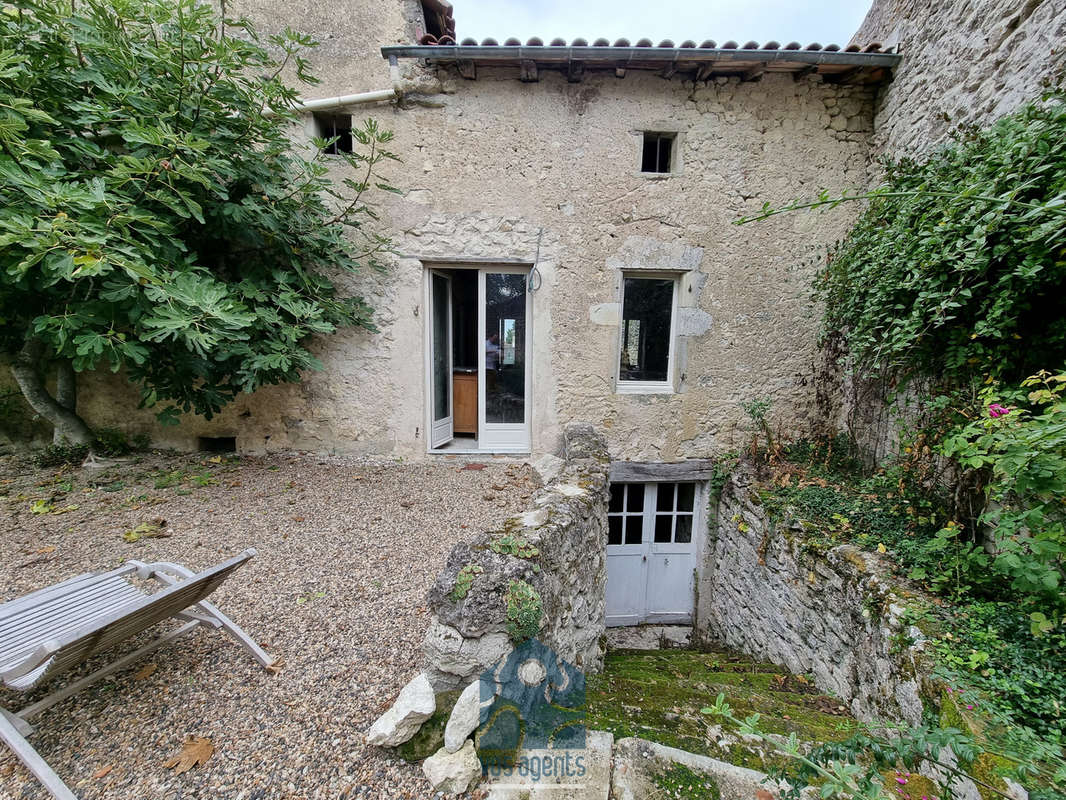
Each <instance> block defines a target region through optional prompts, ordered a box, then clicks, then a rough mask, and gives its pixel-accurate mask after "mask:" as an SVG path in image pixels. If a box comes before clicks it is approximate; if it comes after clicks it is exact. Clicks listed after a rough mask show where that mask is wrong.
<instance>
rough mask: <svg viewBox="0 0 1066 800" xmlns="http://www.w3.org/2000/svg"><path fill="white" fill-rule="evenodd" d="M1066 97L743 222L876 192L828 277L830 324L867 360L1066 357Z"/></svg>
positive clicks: (882, 365)
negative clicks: (877, 175)
mask: <svg viewBox="0 0 1066 800" xmlns="http://www.w3.org/2000/svg"><path fill="white" fill-rule="evenodd" d="M1064 100H1066V92H1064V91H1062V90H1059V91H1056V92H1052V93H1050V94H1049V95H1048V96H1047V97H1045V98H1043V99H1042V100H1041V101H1039V102H1034V103H1031V104H1029V105H1027V106H1025V107H1023V108H1022V109H1020V110H1019V111H1017V112H1015V113H1013V114H1011V115H1008V116H1006V117H1004V118H1002V119H1000V120H999V121H998V122H997V123H995V124H994V125H992V126H990V127H988V128H985V129H980V130H976V129H973V130H966V131H963V132H961V133H959V134H958V135H957V137H956V139H955V141H954V142H952V143H951V144H950V145H948V146H946V147H944V148H942V149H941V150H939V151H938V152H936V153H935V154H933V155H932V156H931V157H930V158H928V160H926V161H924V162H918V161H913V160H902V161H898V162H886V163H885V169H886V174H885V180H884V183H883V184H882V186H881V187H879V188H878V189H877V190H875V191H873V192H870V193H865V194H861V195H856V194H851V195H849V194H844V195H841V196H837V197H830V196H829V195H828V194H827V193H826V194H823V195H822V196H820V197H819V198H818V199H816V200H814V201H812V202H802V203H801V202H797V203H793V204H791V205H789V206H786V207H784V208H779V209H775V208H771V207H769V206H766V207H764V209H763V211H762V213H760V214H758V215H756V216H754V217H750V218H747V219H745V220H741V222H747V221H751V220H754V219H764V218H766V217H768V216H772V215H774V214H777V213H781V212H784V211H796V210H799V209H803V208H811V207H815V206H830V207H832V206H835V205H837V204H839V203H841V202H845V201H847V200H859V199H862V200H869V206H868V207H867V209H866V211H865V212H864V213H863V214H862V216H861V217H860V218H859V220H858V222H857V223H856V225H855V226H854V228H852V230H851V231H850V232H849V234H848V236H847V238H846V239H844V240H843V241H842V242H840V243H838V244H837V246H836V247H835V248H833V249H832V250H831V251H830V253H829V255H828V258H827V261H826V264H825V266H824V268H823V269H822V270H821V271H820V273H819V274H818V276H817V278H816V281H815V284H814V293H815V297H816V298H817V299H818V300H821V301H823V302H824V304H825V313H824V317H823V336H824V337H834V336H842V337H843V338H844V340H845V342H846V345H847V348H846V349H847V352H848V354H849V357H850V358H851V359H852V362H853V366H854V367H855V368H856V370H857V371H858V372H860V373H865V374H876V373H884V372H886V371H891V372H898V373H902V374H911V375H913V374H923V375H933V376H938V377H942V378H946V379H948V380H951V379H965V378H967V377H968V376H969V375H971V374H973V373H979V374H982V375H991V376H993V377H995V378H1000V379H1004V380H1009V381H1018V380H1021V379H1022V378H1024V377H1026V376H1027V375H1031V374H1033V373H1035V372H1037V371H1038V370H1040V369H1045V368H1048V367H1049V366H1050V365H1058V364H1060V363H1063V362H1064V361H1066V305H1063V304H1062V302H1061V298H1062V296H1063V291H1064V290H1066V103H1064V102H1063V101H1064Z"/></svg>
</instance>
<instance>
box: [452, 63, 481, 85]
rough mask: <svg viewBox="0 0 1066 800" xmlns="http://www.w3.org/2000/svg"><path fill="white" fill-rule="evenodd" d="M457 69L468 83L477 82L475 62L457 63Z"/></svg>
mask: <svg viewBox="0 0 1066 800" xmlns="http://www.w3.org/2000/svg"><path fill="white" fill-rule="evenodd" d="M455 67H456V69H458V70H459V74H460V75H462V76H463V77H464V78H466V79H467V80H468V81H476V80H477V64H475V63H474V62H473V61H469V60H460V61H456V62H455Z"/></svg>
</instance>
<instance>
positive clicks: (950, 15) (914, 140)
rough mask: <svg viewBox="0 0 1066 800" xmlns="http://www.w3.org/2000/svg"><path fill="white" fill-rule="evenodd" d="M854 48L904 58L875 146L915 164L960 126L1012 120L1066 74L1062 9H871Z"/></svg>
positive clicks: (982, 0)
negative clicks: (879, 49) (878, 48)
mask: <svg viewBox="0 0 1066 800" xmlns="http://www.w3.org/2000/svg"><path fill="white" fill-rule="evenodd" d="M852 41H854V42H856V43H863V44H865V43H869V42H880V43H881V44H882V45H884V46H886V47H887V46H890V45H892V46H895V47H896V48H897V49H898V50H899V52H901V53H903V56H904V57H903V61H902V63H901V64H900V66H899V68H898V69H897V70H896V75H895V80H893V82H892V83H891V84H889V85H887V86H886V87H885V89H884V91H883V94H882V96H881V98H880V102H879V104H878V109H877V117H876V120H875V131H876V134H875V141H876V144H877V146H878V148H880V149H881V150H883V151H885V152H887V153H889V154H890V155H893V156H900V155H915V154H917V153H920V152H921V151H923V150H927V149H928V148H929V147H930V146H932V145H935V144H936V143H937V142H939V141H941V140H942V139H943V138H944V136H945V135H946V134H947V133H948V132H949V131H950V130H951V129H952V128H955V127H957V126H958V125H961V124H977V125H987V124H988V123H989V122H992V121H993V120H995V119H997V118H998V117H1001V116H1003V115H1004V114H1006V113H1008V112H1010V111H1013V110H1014V109H1015V108H1017V107H1018V106H1020V105H1022V104H1023V103H1025V102H1026V101H1027V100H1031V99H1033V98H1036V97H1038V96H1039V95H1040V93H1041V89H1042V82H1043V81H1044V80H1045V79H1049V78H1054V77H1056V76H1061V75H1062V74H1063V72H1064V71H1066V3H1063V2H1062V0H979V2H975V0H942V1H941V2H935V3H931V2H928V0H874V4H873V7H872V8H871V9H870V12H869V14H868V15H867V17H866V19H865V21H864V22H863V24H862V26H861V27H860V28H859V31H858V32H857V33H856V34H855V36H854V37H853V39H852Z"/></svg>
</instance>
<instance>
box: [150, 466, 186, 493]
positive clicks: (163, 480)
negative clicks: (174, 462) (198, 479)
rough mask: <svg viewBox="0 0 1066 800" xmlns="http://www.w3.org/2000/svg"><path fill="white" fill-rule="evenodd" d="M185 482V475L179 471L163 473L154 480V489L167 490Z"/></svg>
mask: <svg viewBox="0 0 1066 800" xmlns="http://www.w3.org/2000/svg"><path fill="white" fill-rule="evenodd" d="M184 480H185V473H184V472H182V471H181V470H180V469H176V470H172V471H171V472H164V473H163V474H162V475H161V476H160V477H158V478H156V481H155V488H156V489H169V488H170V487H171V486H177V485H178V484H180V483H182V482H183V481H184Z"/></svg>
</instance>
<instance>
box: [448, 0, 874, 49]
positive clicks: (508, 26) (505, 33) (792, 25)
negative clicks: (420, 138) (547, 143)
mask: <svg viewBox="0 0 1066 800" xmlns="http://www.w3.org/2000/svg"><path fill="white" fill-rule="evenodd" d="M451 3H452V5H453V6H454V8H455V27H456V33H457V34H458V37H459V39H460V40H462V39H465V38H466V37H468V36H472V37H473V38H475V39H477V40H478V41H481V40H482V39H484V38H486V37H489V36H491V37H493V38H494V39H497V40H498V41H499V42H500V44H503V41H504V40H505V39H507V38H508V37H510V36H517V37H519V38H520V39H521V40H522V41H523V42H524V41H525V40H526V39H528V38H529V37H531V36H539V37H541V38H542V39H543V40H544V43H545V44H547V43H548V42H550V41H551V40H552V39H554V38H555V37H556V36H562V37H563V38H564V39H566V40H567V41H570V40H572V39H575V38H577V37H579V36H580V37H584V38H585V39H588V40H589V42H590V43H591V42H592V41H593V40H595V39H597V38H599V37H601V36H603V37H606V38H608V39H610V40H611V42H612V43H613V42H614V40H615V39H618V38H622V37H625V38H627V39H629V40H630V42H631V43H633V44H635V43H636V41H637V39H641V38H643V37H645V36H646V37H648V38H649V39H651V40H652V41H654V42H655V43H656V44H658V43H659V42H660V41H662V40H663V39H672V40H673V41H674V43H675V44H681V42H683V41H684V40H685V39H693V40H695V41H696V43H697V44H699V43H700V42H702V41H703V40H704V39H714V40H715V41H716V42H718V44H722V43H724V42H727V41H729V40H730V39H733V40H735V41H736V42H737V43H738V44H741V45H743V44H744V43H745V42H747V41H749V40H752V39H754V40H755V41H757V42H759V43H764V42H768V41H770V40H775V41H777V42H780V43H781V44H782V45H784V44H787V43H788V42H791V41H798V42H800V43H801V44H803V45H804V46H806V45H808V44H810V43H811V42H819V43H821V44H823V45H826V44H830V43H835V44H840V45H843V44H845V43H847V41H848V40H849V39H850V38H851V35H852V34H853V33H855V31H856V30H857V29H858V27H859V23H861V22H862V19H863V17H864V16H866V12H867V11H868V10H869V8H870V0H807V1H806V2H803V0H451Z"/></svg>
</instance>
